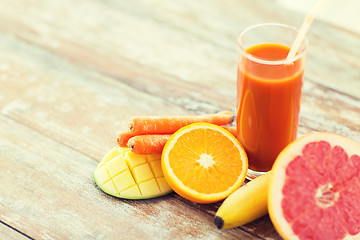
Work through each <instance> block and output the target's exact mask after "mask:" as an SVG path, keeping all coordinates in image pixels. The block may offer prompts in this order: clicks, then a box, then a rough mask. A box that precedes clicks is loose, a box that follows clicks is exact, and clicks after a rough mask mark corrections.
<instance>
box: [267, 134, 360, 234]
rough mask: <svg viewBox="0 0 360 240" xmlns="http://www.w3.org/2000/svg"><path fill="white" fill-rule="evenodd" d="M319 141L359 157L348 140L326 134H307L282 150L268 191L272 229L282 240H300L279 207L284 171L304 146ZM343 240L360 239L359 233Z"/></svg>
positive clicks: (359, 153)
mask: <svg viewBox="0 0 360 240" xmlns="http://www.w3.org/2000/svg"><path fill="white" fill-rule="evenodd" d="M320 141H327V142H329V143H330V144H331V146H332V147H334V146H341V147H342V148H343V149H344V150H345V152H346V153H347V154H348V156H349V158H350V156H352V155H354V154H355V155H360V146H359V145H357V144H356V143H354V142H353V141H351V140H350V139H347V138H345V137H342V136H339V135H336V134H333V133H327V132H314V133H310V134H307V135H305V136H303V137H301V138H299V139H297V140H295V141H294V142H292V143H290V144H289V145H288V146H287V147H286V148H284V150H283V151H282V152H281V153H280V154H279V155H278V157H277V159H276V161H275V163H274V165H273V168H272V174H271V177H270V181H269V189H268V191H269V193H268V211H269V216H270V219H271V221H272V223H273V225H274V227H275V228H276V230H277V231H278V233H279V234H280V235H281V236H282V237H283V238H284V239H300V238H299V237H298V235H297V234H296V233H294V231H293V229H292V227H291V225H290V224H289V223H288V222H287V220H286V218H285V215H284V213H283V210H282V206H281V204H282V199H283V198H282V196H283V193H282V191H283V187H284V183H285V177H286V169H287V167H288V165H289V164H290V162H292V161H293V160H294V159H295V157H297V156H299V155H301V154H302V150H303V149H304V147H305V146H306V144H308V143H311V142H320ZM344 239H360V233H358V234H357V235H355V236H353V235H349V234H347V235H346V236H345V238H344Z"/></svg>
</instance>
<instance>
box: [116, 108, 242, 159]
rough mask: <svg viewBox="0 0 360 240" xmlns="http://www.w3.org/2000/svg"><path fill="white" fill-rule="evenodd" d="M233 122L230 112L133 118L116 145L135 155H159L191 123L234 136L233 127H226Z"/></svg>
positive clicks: (120, 134)
mask: <svg viewBox="0 0 360 240" xmlns="http://www.w3.org/2000/svg"><path fill="white" fill-rule="evenodd" d="M233 120H234V116H233V114H232V112H230V111H221V112H218V113H216V114H206V115H198V116H139V117H133V118H131V119H130V120H129V129H128V130H127V131H125V132H121V133H119V135H118V137H117V144H118V145H119V146H120V147H128V148H130V149H131V151H132V152H134V153H137V154H144V155H145V154H156V153H161V152H162V150H163V148H164V146H165V144H166V142H167V141H168V140H169V138H170V137H171V135H172V134H173V133H174V132H176V131H177V130H179V129H180V128H182V127H184V126H186V125H189V124H192V123H197V122H206V123H212V124H215V125H218V126H223V127H224V128H225V129H227V130H228V131H229V132H230V133H232V134H233V135H235V136H236V129H235V127H229V126H226V125H228V124H230V123H232V122H233Z"/></svg>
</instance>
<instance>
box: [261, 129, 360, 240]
mask: <svg viewBox="0 0 360 240" xmlns="http://www.w3.org/2000/svg"><path fill="white" fill-rule="evenodd" d="M268 208H269V215H270V218H271V220H272V222H273V224H274V226H275V228H276V230H277V231H278V232H279V233H280V235H281V236H282V237H283V238H284V239H326V240H332V239H334V240H335V239H360V146H358V145H357V144H355V143H354V142H352V141H350V140H349V139H346V138H344V137H341V136H338V135H335V134H332V133H311V134H308V135H306V136H304V137H302V138H299V139H297V140H296V141H294V142H293V143H291V144H290V145H288V146H287V147H286V148H285V149H284V150H283V151H282V152H281V153H280V154H279V156H278V157H277V159H276V161H275V164H274V166H273V169H272V173H271V177H270V181H269V196H268Z"/></svg>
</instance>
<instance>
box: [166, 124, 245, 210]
mask: <svg viewBox="0 0 360 240" xmlns="http://www.w3.org/2000/svg"><path fill="white" fill-rule="evenodd" d="M161 161H162V169H163V172H164V176H165V178H166V180H167V182H168V184H169V185H170V187H171V188H172V189H173V190H174V191H175V192H176V193H178V194H179V195H180V196H182V197H184V198H186V199H189V200H191V201H194V202H198V203H212V202H217V201H220V200H222V199H224V198H226V197H227V196H229V195H230V194H231V193H232V192H233V191H235V190H236V189H237V188H239V187H240V186H241V184H242V183H243V182H244V180H245V177H246V173H247V169H248V161H247V156H246V153H245V150H244V148H243V147H242V146H241V145H240V143H239V141H238V140H237V139H236V138H235V137H234V136H233V135H232V134H231V133H230V132H228V131H227V130H225V129H223V128H221V127H219V126H217V125H214V124H209V123H194V124H190V125H188V126H186V127H183V128H181V129H180V130H178V131H177V132H176V133H174V134H173V135H172V136H171V138H170V139H169V140H168V142H167V143H166V145H165V147H164V150H163V153H162V159H161Z"/></svg>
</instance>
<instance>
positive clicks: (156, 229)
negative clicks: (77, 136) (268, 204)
mask: <svg viewBox="0 0 360 240" xmlns="http://www.w3.org/2000/svg"><path fill="white" fill-rule="evenodd" d="M0 156H1V159H2V161H0V173H1V174H0V181H1V182H2V184H1V185H0V196H1V201H0V209H1V221H3V222H5V223H6V224H8V225H11V226H13V227H14V228H16V229H18V230H19V231H21V232H23V233H25V234H27V235H28V236H31V237H33V238H35V239H48V238H51V239H65V238H67V239H68V238H69V239H83V238H90V239H117V238H119V237H120V238H122V239H132V238H134V239H154V238H159V239H172V238H178V237H180V238H183V239H191V238H197V239H217V238H221V239H232V238H234V237H239V238H247V239H257V238H256V237H254V236H253V235H251V234H248V233H246V232H243V231H241V230H240V229H233V230H231V231H220V230H217V229H216V227H215V226H214V225H213V224H212V220H213V217H212V216H211V215H209V214H207V213H204V212H203V211H200V210H197V209H195V208H193V207H191V206H189V205H187V204H184V203H182V202H181V201H179V200H177V199H175V198H173V197H171V196H166V197H162V198H158V199H153V200H147V201H127V200H120V199H116V198H113V197H110V196H108V195H106V194H104V193H102V192H101V191H100V190H99V189H98V188H97V187H96V186H95V183H94V181H93V179H92V171H93V170H94V169H95V167H96V164H97V162H96V161H94V160H93V159H91V158H89V157H87V156H85V155H84V154H81V153H79V152H77V151H74V150H73V149H71V148H69V147H67V146H64V145H62V144H60V143H58V142H56V141H54V140H52V139H49V138H48V137H45V136H43V135H40V134H38V133H37V132H35V131H33V130H31V129H29V128H27V127H24V126H22V125H19V124H18V123H16V122H14V121H13V120H11V119H8V118H6V117H3V116H0ZM9 189H11V191H9Z"/></svg>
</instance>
